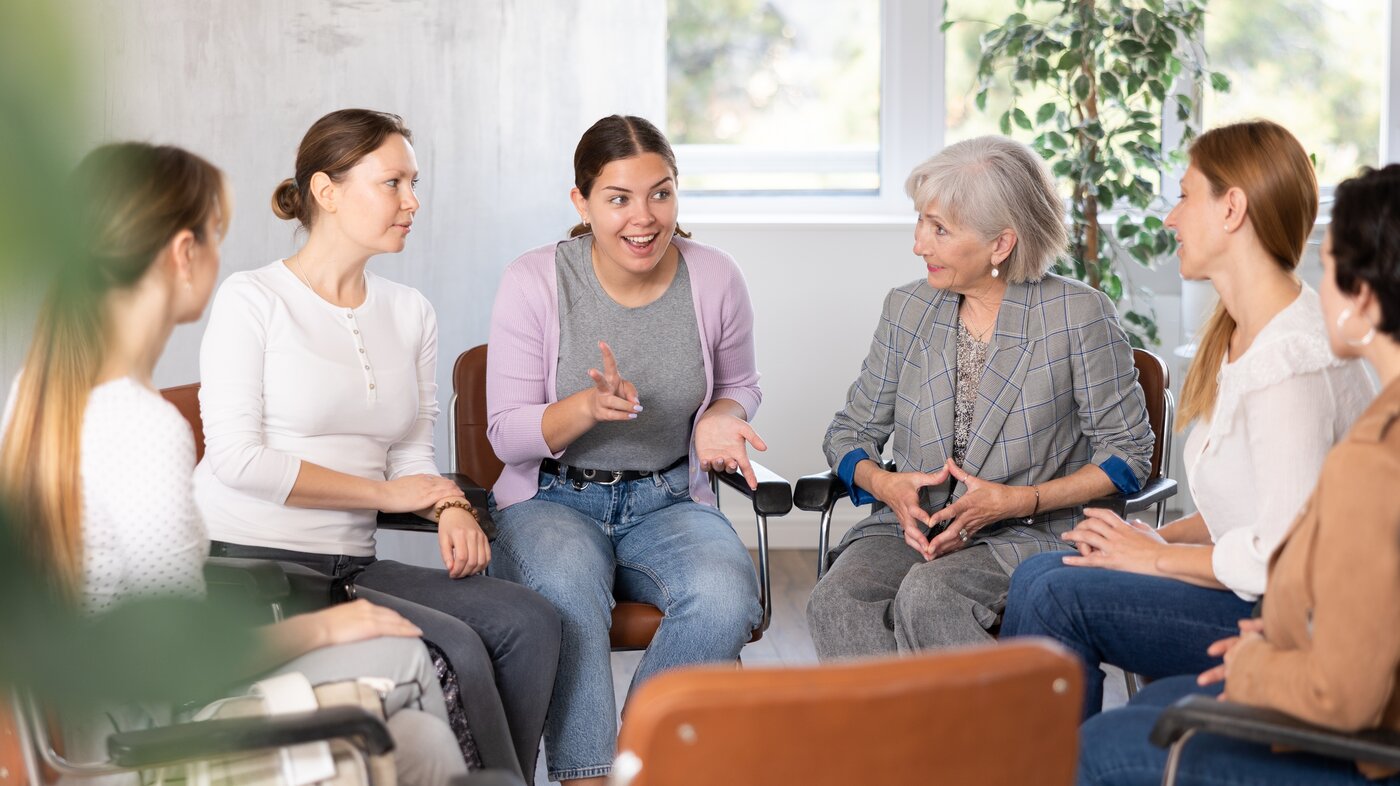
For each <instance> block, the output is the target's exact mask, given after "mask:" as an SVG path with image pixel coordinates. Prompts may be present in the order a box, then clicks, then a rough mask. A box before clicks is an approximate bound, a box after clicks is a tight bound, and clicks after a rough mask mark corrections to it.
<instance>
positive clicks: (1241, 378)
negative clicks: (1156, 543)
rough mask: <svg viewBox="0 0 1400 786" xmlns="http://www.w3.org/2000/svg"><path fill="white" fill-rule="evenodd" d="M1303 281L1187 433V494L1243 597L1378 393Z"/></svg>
mask: <svg viewBox="0 0 1400 786" xmlns="http://www.w3.org/2000/svg"><path fill="white" fill-rule="evenodd" d="M1322 320H1323V317H1322V305H1321V301H1320V300H1319V298H1318V295H1317V292H1316V291H1314V290H1313V289H1312V288H1311V287H1308V286H1306V285H1304V287H1303V290H1302V292H1301V293H1300V294H1299V295H1298V298H1297V299H1296V300H1295V301H1293V303H1292V304H1290V305H1289V306H1288V307H1287V308H1285V309H1284V310H1283V311H1280V312H1279V313H1278V315H1276V316H1275V317H1274V318H1273V320H1271V321H1270V322H1269V324H1268V325H1266V326H1265V327H1264V329H1263V330H1262V331H1261V332H1260V333H1259V336H1258V337H1257V338H1255V340H1254V343H1253V344H1252V345H1251V346H1250V348H1249V349H1248V350H1247V351H1246V352H1245V353H1244V354H1243V355H1241V356H1240V357H1239V358H1237V359H1235V360H1234V361H1233V362H1224V363H1222V364H1221V367H1220V373H1219V377H1218V379H1219V383H1220V387H1219V393H1218V395H1217V397H1216V401H1215V409H1214V411H1213V412H1212V414H1211V418H1210V420H1209V422H1205V421H1198V422H1197V423H1196V424H1195V425H1193V426H1192V427H1191V432H1190V434H1189V435H1188V436H1187V438H1186V446H1185V450H1184V458H1185V463H1186V477H1187V480H1188V481H1189V482H1190V484H1191V496H1192V498H1193V499H1194V501H1195V503H1196V507H1197V508H1198V509H1199V511H1200V513H1201V516H1202V518H1204V519H1205V523H1206V527H1207V528H1208V529H1209V530H1210V535H1211V539H1212V540H1213V541H1214V542H1215V552H1214V556H1213V557H1212V567H1213V569H1214V571H1215V577H1216V578H1217V579H1219V580H1220V582H1221V583H1223V584H1224V585H1225V586H1226V587H1228V588H1230V589H1231V590H1233V591H1234V592H1235V594H1236V595H1238V596H1240V597H1241V598H1243V599H1245V600H1255V599H1257V598H1258V597H1259V596H1261V595H1263V593H1264V583H1265V578H1266V577H1267V575H1268V566H1269V556H1270V554H1271V553H1272V552H1273V550H1274V547H1275V546H1277V545H1278V543H1279V541H1280V540H1282V539H1283V536H1284V535H1285V534H1287V532H1288V529H1289V527H1291V526H1292V524H1293V520H1294V519H1295V518H1296V517H1297V515H1298V512H1299V510H1300V509H1301V508H1302V505H1303V503H1304V502H1305V501H1306V500H1307V497H1308V494H1310V493H1311V492H1312V489H1313V486H1314V485H1316V484H1317V478H1318V474H1319V473H1320V472H1321V470H1322V460H1323V458H1324V457H1325V456H1326V455H1327V452H1328V451H1329V450H1331V448H1332V445H1333V444H1334V443H1336V442H1337V440H1339V439H1340V438H1341V437H1342V436H1343V435H1344V434H1346V432H1347V429H1349V428H1350V427H1351V423H1352V421H1353V420H1355V419H1356V417H1357V416H1358V415H1360V414H1361V411H1362V410H1363V409H1365V407H1366V405H1367V404H1368V403H1369V402H1370V401H1371V399H1372V398H1373V397H1374V396H1375V392H1376V391H1375V385H1374V384H1373V383H1372V382H1371V379H1370V377H1368V376H1367V375H1366V371H1365V369H1364V368H1363V367H1362V365H1361V363H1360V362H1358V361H1354V360H1351V361H1342V360H1338V359H1337V358H1336V357H1335V356H1334V355H1333V354H1332V351H1331V349H1330V348H1329V347H1328V344H1327V331H1326V328H1325V326H1324V325H1323V321H1322Z"/></svg>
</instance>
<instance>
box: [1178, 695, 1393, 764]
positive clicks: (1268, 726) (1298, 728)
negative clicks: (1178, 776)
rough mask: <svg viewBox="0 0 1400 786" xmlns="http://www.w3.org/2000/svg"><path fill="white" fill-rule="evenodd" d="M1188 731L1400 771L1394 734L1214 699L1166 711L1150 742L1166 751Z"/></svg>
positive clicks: (1197, 698) (1205, 698) (1192, 698)
mask: <svg viewBox="0 0 1400 786" xmlns="http://www.w3.org/2000/svg"><path fill="white" fill-rule="evenodd" d="M1190 731H1202V732H1207V733H1210V734H1219V735H1221V736H1224V737H1231V738H1234V739H1237V740H1246V741H1248V742H1257V743H1263V744H1266V745H1281V746H1284V747H1286V748H1289V749H1292V750H1298V751H1303V752H1306V753H1315V754H1318V755H1321V756H1330V757H1332V758H1336V759H1351V760H1355V761H1364V762H1372V763H1375V764H1379V765H1382V766H1386V767H1397V768H1400V734H1397V733H1396V732H1393V731H1388V730H1368V731H1361V732H1354V733H1349V732H1341V731H1336V730H1335V729H1329V728H1326V727H1323V726H1316V725H1313V724H1311V723H1307V722H1304V721H1301V720H1298V719H1297V718H1295V717H1293V716H1292V715H1286V714H1284V713H1282V712H1278V711H1275V710H1268V709H1262V708H1260V707H1250V706H1247V705H1244V704H1235V703H1232V702H1228V701H1219V700H1217V699H1215V698H1214V697H1211V696H1199V695H1198V696H1187V697H1186V698H1184V699H1182V700H1181V701H1178V702H1177V703H1175V704H1173V705H1172V706H1170V707H1168V708H1167V709H1166V710H1164V711H1163V712H1162V714H1161V716H1160V717H1159V718H1158V719H1157V724H1156V725H1155V726H1153V727H1152V734H1151V737H1150V739H1151V740H1152V744H1154V745H1157V746H1159V747H1162V748H1166V747H1169V746H1171V745H1172V744H1173V743H1175V742H1177V741H1178V740H1180V739H1181V738H1182V737H1183V736H1184V735H1185V734H1186V733H1187V732H1190Z"/></svg>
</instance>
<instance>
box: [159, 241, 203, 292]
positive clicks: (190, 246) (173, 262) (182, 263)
mask: <svg viewBox="0 0 1400 786" xmlns="http://www.w3.org/2000/svg"><path fill="white" fill-rule="evenodd" d="M198 242H199V241H198V240H196V239H195V236H194V232H192V231H190V230H188V229H182V230H180V231H179V232H176V233H175V236H174V237H172V238H170V242H168V243H166V244H165V251H166V252H167V253H165V254H162V256H163V257H164V258H165V260H166V264H167V265H168V266H169V268H170V275H171V278H172V280H174V281H175V283H177V284H180V285H182V286H183V285H185V284H187V283H189V282H191V281H193V280H194V279H193V278H192V276H193V274H194V270H193V266H194V251H195V245H196V244H197V243H198Z"/></svg>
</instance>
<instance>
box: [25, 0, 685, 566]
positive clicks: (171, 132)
mask: <svg viewBox="0 0 1400 786" xmlns="http://www.w3.org/2000/svg"><path fill="white" fill-rule="evenodd" d="M80 7H81V8H83V9H85V11H86V15H85V16H83V17H81V18H76V17H75V19H74V20H73V21H74V27H75V30H76V35H77V42H78V43H77V45H76V47H75V48H76V49H77V50H78V51H79V52H81V53H84V54H85V55H86V57H87V61H86V62H87V64H86V66H85V70H86V72H87V73H88V75H89V90H90V95H89V96H87V100H88V104H89V106H90V107H91V109H92V114H91V118H92V123H91V128H90V134H89V135H88V137H89V138H88V141H89V142H90V143H91V144H94V145H95V144H98V143H101V142H107V141H113V140H122V139H139V140H146V141H151V142H157V143H171V144H178V145H181V146H184V147H187V148H189V149H190V150H193V151H195V152H197V153H199V154H201V155H203V156H205V157H207V158H208V159H210V160H211V161H213V162H214V163H215V164H217V165H218V166H219V167H221V168H222V169H223V170H224V171H225V173H226V174H227V175H228V177H229V180H230V185H231V187H232V191H233V201H234V219H233V224H232V227H231V228H230V231H229V236H228V239H227V240H226V241H225V243H224V245H223V269H222V271H221V275H223V276H226V275H228V274H229V273H232V272H234V271H237V270H247V269H250V268H255V267H259V266H262V265H265V264H267V263H268V262H270V261H272V260H274V259H277V258H279V257H283V256H287V255H289V254H290V253H291V252H292V251H293V250H294V249H295V248H296V245H297V238H296V237H295V235H294V232H293V227H292V225H290V224H288V223H286V222H282V221H279V220H277V219H276V218H275V217H274V216H273V215H272V212H271V210H270V208H269V207H268V203H269V198H270V196H271V194H272V189H273V187H274V186H276V184H277V183H278V182H279V181H281V180H282V178H284V177H288V176H290V175H291V172H292V164H293V159H294V157H295V155H296V147H297V143H298V142H299V141H300V140H301V136H302V134H303V133H305V131H306V129H307V128H308V127H309V126H310V125H311V123H312V122H313V121H315V120H316V118H318V117H320V116H321V115H322V114H324V113H326V112H329V111H331V110H334V109H338V108H342V107H347V106H363V107H369V108H374V109H382V110H387V111H391V112H396V113H398V114H401V115H403V116H404V118H405V120H406V121H407V123H408V125H409V127H410V128H412V129H413V131H414V135H415V149H416V151H417V155H418V162H419V166H420V167H421V168H422V183H421V187H420V190H419V196H420V197H421V198H422V200H423V209H422V211H421V212H420V214H419V216H418V221H417V222H416V224H415V227H414V233H413V236H412V237H411V238H410V239H409V242H408V247H407V249H406V250H405V251H404V252H403V253H401V254H398V255H394V256H383V257H378V258H375V259H373V260H371V262H370V268H371V269H372V270H374V271H375V272H377V273H379V274H381V275H384V276H386V277H388V278H390V279H393V280H396V281H400V282H403V283H406V284H409V285H411V286H414V287H417V288H418V289H419V290H421V291H422V292H424V293H425V294H426V295H427V296H428V298H429V299H430V300H431V301H432V302H433V304H434V306H435V307H436V308H437V312H438V320H439V329H440V341H439V345H440V347H441V357H440V358H439V373H438V379H439V384H440V385H442V389H443V390H444V391H450V389H451V387H450V385H451V382H450V374H451V366H452V361H453V359H454V358H455V357H456V355H457V353H458V352H460V351H461V350H463V349H466V348H468V347H470V346H473V345H475V344H479V343H482V342H484V341H485V340H486V335H487V328H488V321H489V318H490V306H491V299H492V296H493V294H494V293H495V290H496V284H497V283H498V281H499V279H500V273H501V270H502V269H503V268H504V267H505V265H506V264H507V263H508V262H509V261H510V260H511V259H513V258H514V257H515V256H516V255H517V254H519V253H520V252H522V251H524V250H526V249H528V248H531V247H533V246H536V245H539V244H541V243H545V242H548V241H550V240H552V239H555V238H558V237H560V236H561V234H562V233H563V232H564V231H565V230H567V228H568V227H569V226H571V225H572V223H573V219H574V212H573V209H572V208H571V207H570V205H569V201H568V190H569V188H570V186H572V184H573V170H572V163H571V162H572V156H573V148H574V145H575V143H576V142H577V141H578V137H579V135H580V134H581V133H582V132H583V130H584V129H585V128H587V127H588V126H589V125H590V124H591V123H592V122H593V121H594V120H596V119H598V118H599V117H601V116H603V115H606V114H610V113H613V112H626V113H633V114H640V115H644V116H649V117H653V118H656V119H657V121H658V122H660V121H661V120H662V119H663V117H662V115H663V113H664V110H665V30H666V19H665V13H666V6H665V4H664V3H661V2H655V0H591V1H590V2H574V1H573V0H394V1H391V0H379V1H378V2H367V1H364V0H359V1H357V0H90V2H87V3H85V4H81V6H80ZM0 301H3V302H0V375H3V376H0V378H3V379H4V380H6V382H7V383H8V380H9V379H11V378H12V377H13V375H14V373H15V371H16V370H17V369H18V367H19V365H20V363H21V362H22V360H23V350H24V347H25V345H26V344H27V342H28V340H29V335H30V329H31V325H32V317H33V308H32V303H33V294H32V293H27V292H22V291H15V290H11V291H10V292H8V293H0ZM202 334H203V324H202V323H200V324H196V325H189V326H185V327H181V328H179V329H178V330H177V331H176V333H175V335H174V337H173V338H172V340H171V342H170V346H169V348H168V350H167V351H166V354H165V357H164V359H163V360H162V361H161V364H160V366H159V368H158V369H157V372H156V383H157V384H159V385H162V386H164V385H173V384H179V383H183V382H191V381H194V380H195V379H197V378H198V375H199V365H198V356H199V341H200V337H201V335H202ZM448 395H450V394H449V393H446V392H444V394H443V395H442V397H441V398H442V401H443V402H444V404H445V402H446V401H447V398H448ZM446 433H447V430H446V421H445V419H444V420H443V421H441V422H440V423H439V428H438V446H439V452H440V454H445V445H446ZM444 462H445V459H444ZM434 550H435V549H434Z"/></svg>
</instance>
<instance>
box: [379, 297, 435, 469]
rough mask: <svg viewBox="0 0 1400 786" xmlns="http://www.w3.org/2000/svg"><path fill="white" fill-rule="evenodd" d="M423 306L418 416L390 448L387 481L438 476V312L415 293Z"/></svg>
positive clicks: (419, 355) (418, 361) (418, 366)
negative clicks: (435, 430) (435, 447)
mask: <svg viewBox="0 0 1400 786" xmlns="http://www.w3.org/2000/svg"><path fill="white" fill-rule="evenodd" d="M413 294H415V295H417V297H418V302H419V305H420V308H421V309H422V311H421V316H420V318H419V320H418V322H419V324H420V325H421V326H422V334H421V336H420V338H419V342H418V360H417V364H416V365H417V374H418V416H417V417H416V418H414V421H413V426H412V428H410V429H409V430H408V433H407V434H405V435H404V437H403V439H401V440H399V441H398V442H395V443H394V444H392V445H390V446H389V455H388V461H387V464H388V466H387V472H386V473H385V475H386V477H388V479H389V480H394V479H395V478H401V477H404V476H406V475H436V474H438V468H437V459H436V456H435V454H434V450H433V426H434V424H436V423H437V416H438V401H437V353H438V325H437V312H436V311H434V310H433V306H432V304H431V303H429V302H428V299H427V298H425V297H423V295H422V293H420V292H414V293H413Z"/></svg>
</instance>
